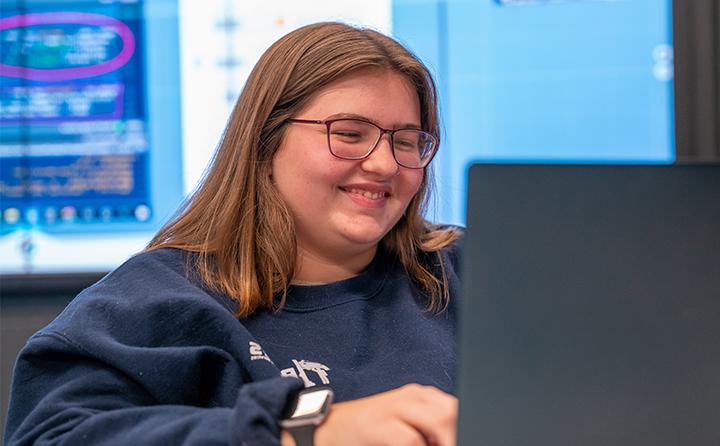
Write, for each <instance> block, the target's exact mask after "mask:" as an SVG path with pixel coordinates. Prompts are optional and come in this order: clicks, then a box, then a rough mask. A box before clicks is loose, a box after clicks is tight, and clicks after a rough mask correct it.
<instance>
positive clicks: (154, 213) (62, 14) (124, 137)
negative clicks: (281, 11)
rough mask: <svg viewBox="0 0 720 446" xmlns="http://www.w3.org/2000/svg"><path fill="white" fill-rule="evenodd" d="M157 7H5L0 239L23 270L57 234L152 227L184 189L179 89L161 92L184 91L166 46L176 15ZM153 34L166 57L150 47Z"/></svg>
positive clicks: (0, 20) (43, 0)
mask: <svg viewBox="0 0 720 446" xmlns="http://www.w3.org/2000/svg"><path fill="white" fill-rule="evenodd" d="M163 3H165V4H168V2H155V5H154V8H155V10H157V9H158V6H157V5H160V4H163ZM171 6H172V5H171ZM152 11H153V9H149V8H148V7H147V5H146V4H145V2H142V1H122V2H120V1H118V2H113V1H88V0H77V1H69V2H67V1H66V2H58V1H48V0H34V1H8V2H5V1H4V2H3V3H2V6H1V7H0V48H1V49H2V51H1V52H0V82H1V84H0V161H1V163H2V164H1V165H0V199H1V200H2V209H1V212H2V214H0V215H1V216H2V219H1V220H0V221H1V226H0V242H2V246H3V248H4V249H7V250H9V252H8V254H10V255H11V256H18V258H22V259H23V264H24V265H25V266H24V267H23V268H22V269H23V270H25V271H32V270H33V262H34V261H35V257H36V253H39V254H42V253H44V251H46V250H47V249H48V248H46V247H45V246H44V245H56V246H55V248H54V249H57V243H60V244H62V237H63V236H64V235H65V236H68V235H72V234H93V233H94V234H111V235H116V234H120V233H132V232H144V233H149V231H153V230H154V229H156V228H157V227H158V226H159V223H160V220H161V219H163V218H166V217H167V215H168V213H169V212H170V211H171V209H172V208H174V207H175V206H176V205H177V203H178V202H179V200H180V199H181V197H182V179H181V173H180V169H179V166H180V161H179V160H180V155H181V145H180V144H179V131H180V129H179V114H178V112H177V109H178V107H177V104H178V100H177V98H175V99H174V100H171V101H169V102H168V101H167V98H168V97H169V96H170V95H169V94H168V91H167V90H172V89H173V88H174V89H175V92H177V90H179V86H178V82H177V79H178V78H179V65H178V62H177V57H176V56H175V57H174V60H173V57H172V54H173V53H174V54H175V55H177V50H175V51H172V50H170V51H168V49H167V48H168V47H172V46H175V47H177V17H176V15H175V17H174V19H173V18H172V14H171V15H170V17H168V16H166V15H164V14H153V12H152ZM154 15H155V16H154ZM156 16H157V17H156ZM173 20H174V22H175V23H174V24H173ZM150 24H154V25H155V26H154V27H150V26H149V25H150ZM168 37H169V38H168ZM160 42H162V45H163V46H164V47H165V49H164V50H163V52H164V53H165V54H166V56H165V60H163V59H157V58H151V57H150V55H151V54H150V53H151V52H153V51H154V50H153V46H157V45H159V44H160ZM168 54H169V55H170V56H168ZM168 59H169V60H168ZM163 62H170V63H163ZM160 82H163V83H164V85H163V87H162V88H158V87H157V85H158V84H159V83H160ZM176 95H177V93H176ZM176 97H177V96H176ZM158 104H162V105H161V106H158ZM173 109H174V111H173ZM173 118H174V119H175V120H174V122H173ZM168 149H170V150H168ZM173 160H175V161H173ZM161 165H162V166H163V167H164V168H163V169H161V168H160V166H161ZM48 237H50V238H49V239H48ZM66 238H67V237H66ZM13 239H15V240H13ZM68 240H69V239H68ZM92 263H93V261H92V260H91V261H89V262H88V264H92ZM101 263H102V262H101ZM2 266H6V265H0V269H3V268H2ZM55 268H56V269H59V270H62V265H55ZM68 269H69V270H72V269H73V268H72V267H69V268H68ZM91 269H93V268H91ZM98 269H103V268H102V267H100V268H98ZM10 270H12V266H10Z"/></svg>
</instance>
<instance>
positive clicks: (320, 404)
mask: <svg viewBox="0 0 720 446" xmlns="http://www.w3.org/2000/svg"><path fill="white" fill-rule="evenodd" d="M332 400H333V391H332V390H331V389H330V388H328V387H311V388H309V389H303V390H301V391H300V393H298V395H297V398H296V399H295V402H294V403H293V404H292V405H291V406H290V407H289V408H288V411H287V412H286V413H285V417H284V418H283V419H282V420H280V427H282V428H283V429H285V430H287V431H288V432H289V433H290V435H292V437H293V439H294V440H295V445H296V446H313V439H314V437H315V428H316V427H317V426H319V425H320V423H322V422H323V420H324V419H325V416H326V415H327V413H328V411H330V404H332Z"/></svg>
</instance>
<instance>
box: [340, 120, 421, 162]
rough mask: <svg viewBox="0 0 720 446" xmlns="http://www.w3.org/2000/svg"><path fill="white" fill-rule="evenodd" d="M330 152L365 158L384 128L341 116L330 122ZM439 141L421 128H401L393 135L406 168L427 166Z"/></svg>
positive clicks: (348, 156) (342, 156)
mask: <svg viewBox="0 0 720 446" xmlns="http://www.w3.org/2000/svg"><path fill="white" fill-rule="evenodd" d="M329 130H330V132H329V135H328V139H329V142H330V151H331V152H332V153H333V154H334V155H335V156H337V157H340V158H347V159H361V158H365V157H366V156H367V155H368V154H369V152H370V150H372V148H373V147H374V146H375V144H376V143H377V141H378V139H379V138H380V135H381V133H382V130H380V129H379V128H378V127H376V126H374V125H373V124H370V123H368V122H363V121H358V120H355V119H341V120H338V121H333V122H332V123H331V124H330V129H329ZM434 148H435V140H434V138H433V137H432V135H430V134H429V133H427V132H423V131H420V130H411V129H408V130H398V131H396V132H395V133H394V135H393V150H394V154H395V159H396V160H397V162H398V163H399V164H401V165H403V166H406V167H424V166H425V165H426V164H427V162H428V161H429V159H430V158H431V157H432V154H433V150H434Z"/></svg>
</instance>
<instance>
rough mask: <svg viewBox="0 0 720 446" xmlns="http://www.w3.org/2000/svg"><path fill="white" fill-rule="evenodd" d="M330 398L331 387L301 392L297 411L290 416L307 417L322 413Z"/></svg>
mask: <svg viewBox="0 0 720 446" xmlns="http://www.w3.org/2000/svg"><path fill="white" fill-rule="evenodd" d="M328 398H332V390H330V389H317V390H313V391H310V392H304V393H301V394H300V395H299V396H298V402H297V406H296V407H295V411H293V413H292V415H290V418H298V417H306V416H311V415H317V414H319V413H321V412H322V410H323V407H324V406H325V405H326V402H327V401H328Z"/></svg>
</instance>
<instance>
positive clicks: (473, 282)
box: [458, 164, 720, 446]
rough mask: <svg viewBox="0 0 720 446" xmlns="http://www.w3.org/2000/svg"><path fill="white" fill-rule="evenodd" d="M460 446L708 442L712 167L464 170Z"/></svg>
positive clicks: (713, 275) (716, 303)
mask: <svg viewBox="0 0 720 446" xmlns="http://www.w3.org/2000/svg"><path fill="white" fill-rule="evenodd" d="M467 221H468V233H467V239H466V245H465V251H464V255H463V257H464V261H465V263H464V270H463V276H462V279H463V295H462V301H461V326H460V352H459V353H460V369H459V388H458V391H459V395H460V420H459V437H458V438H459V444H460V445H461V446H470V445H493V446H499V445H507V446H511V445H513V446H514V445H522V446H526V445H553V446H559V445H573V446H575V445H584V446H593V445H603V446H606V445H629V444H632V445H636V446H640V445H653V446H661V445H688V444H693V445H719V444H720V165H693V166H677V165H675V166H667V165H665V166H657V165H655V166H628V165H623V166H607V165H603V166H598V165H594V166H588V165H585V166H577V165H492V164H478V165H474V166H473V167H472V168H471V170H470V172H469V192H468V213H467Z"/></svg>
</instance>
